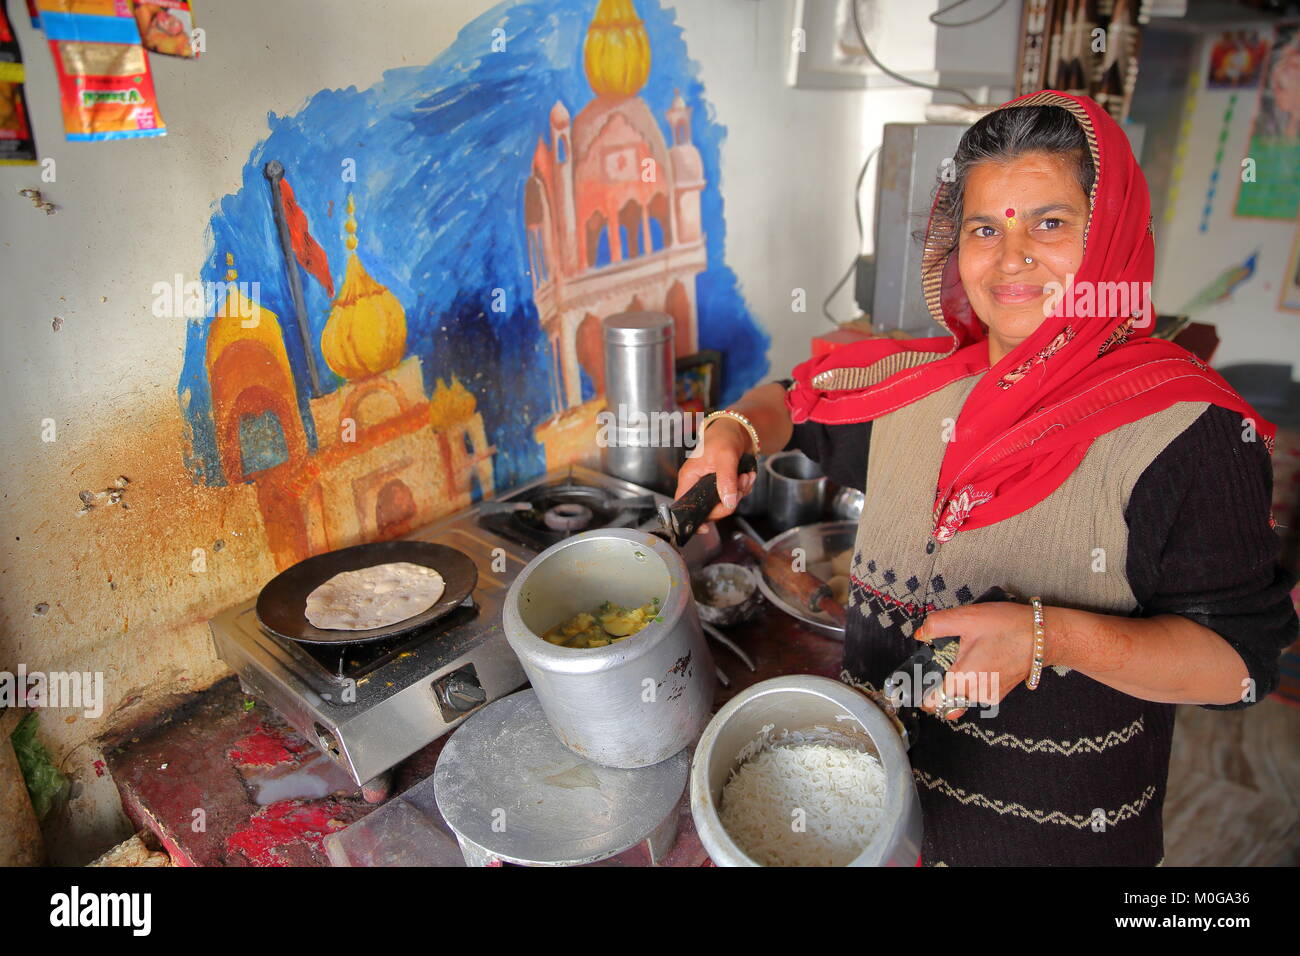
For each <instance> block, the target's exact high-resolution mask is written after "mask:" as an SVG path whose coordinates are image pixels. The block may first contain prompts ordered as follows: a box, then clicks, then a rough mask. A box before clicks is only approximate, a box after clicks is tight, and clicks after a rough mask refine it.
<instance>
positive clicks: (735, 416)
mask: <svg viewBox="0 0 1300 956" xmlns="http://www.w3.org/2000/svg"><path fill="white" fill-rule="evenodd" d="M715 418H730V419H731V420H733V421H736V422H739V423H740V424H741V425H742V426H744V429H745V431H747V432H749V437H750V440H752V441H753V442H754V455H755V456H756V457H757V456H758V454H759V451H760V445H759V441H758V429H756V428H755V427H754V425H753V423H752V422H751V421H750V420H749V419H748V418H746V417H745V416H744V415H742V414H740V412H733V411H731V410H730V409H723V410H722V411H719V412H710V413H709V414H707V415H705V416H704V421H703V422H702V423H701V424H700V434H701V435H703V434H704V429H706V428H708V427H709V422H711V421H713V420H714V419H715Z"/></svg>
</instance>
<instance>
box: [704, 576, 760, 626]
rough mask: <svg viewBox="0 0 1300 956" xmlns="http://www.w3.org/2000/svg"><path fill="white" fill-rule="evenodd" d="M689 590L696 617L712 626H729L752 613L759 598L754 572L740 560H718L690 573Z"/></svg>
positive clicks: (750, 615) (758, 602) (758, 603)
mask: <svg viewBox="0 0 1300 956" xmlns="http://www.w3.org/2000/svg"><path fill="white" fill-rule="evenodd" d="M691 590H692V591H693V592H694V594H695V608H696V610H698V611H699V612H700V620H701V621H704V622H705V623H706V624H712V625H713V626H714V627H732V626H733V625H736V624H740V623H741V622H742V621H747V620H749V619H750V618H751V617H753V616H754V613H755V612H756V611H757V610H758V607H759V605H760V604H762V603H763V599H762V597H761V596H760V594H759V591H758V575H757V574H756V573H755V572H753V571H751V570H750V569H749V568H747V567H745V566H744V565H743V564H727V563H726V562H725V561H720V562H718V563H717V564H710V565H708V566H707V567H703V568H700V570H698V571H696V572H695V573H694V574H692V575H691Z"/></svg>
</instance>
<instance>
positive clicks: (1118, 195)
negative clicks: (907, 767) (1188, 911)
mask: <svg viewBox="0 0 1300 956" xmlns="http://www.w3.org/2000/svg"><path fill="white" fill-rule="evenodd" d="M954 160H955V166H956V173H957V175H956V181H955V182H952V183H941V184H940V186H939V188H938V192H937V195H936V199H935V203H934V208H933V210H932V213H931V218H930V223H929V227H928V229H927V231H926V238H925V249H924V253H923V258H922V263H923V272H924V275H925V280H924V284H925V292H926V299H927V301H928V303H929V306H930V310H931V314H932V315H933V316H934V318H935V320H936V321H937V322H939V324H940V325H941V326H943V327H944V328H945V329H946V330H947V331H948V333H949V335H948V336H945V337H942V338H935V339H922V340H912V341H904V342H900V341H894V340H884V339H874V340H871V341H868V342H863V343H858V344H855V345H851V346H846V347H843V348H840V349H838V350H836V351H834V352H831V353H830V354H828V355H825V356H822V357H820V358H818V359H814V360H812V361H809V362H805V363H804V364H802V365H800V366H799V367H798V368H796V369H795V378H794V381H793V382H786V383H780V384H778V383H771V384H768V385H764V386H761V387H759V388H756V389H754V390H752V391H751V392H749V393H748V394H747V395H745V396H744V397H743V398H742V399H741V400H740V401H739V402H737V403H736V404H735V405H733V406H731V408H730V409H728V411H727V413H725V414H723V415H722V416H721V417H717V418H714V419H712V420H711V421H710V422H709V423H708V425H707V427H706V429H705V432H704V438H703V443H702V450H701V453H700V454H699V456H698V457H695V458H692V459H689V460H688V461H687V463H686V464H685V465H684V466H683V468H682V471H681V474H680V476H679V491H681V490H685V489H686V488H687V487H689V486H690V485H691V484H693V483H694V482H695V481H696V480H697V479H698V478H699V477H700V476H701V475H702V474H705V473H708V472H716V473H717V475H718V486H719V490H720V492H721V494H722V498H723V501H722V504H721V505H720V506H719V507H718V508H717V509H716V510H715V512H714V514H713V517H715V518H718V517H722V516H723V515H725V514H728V513H730V512H731V511H732V510H733V509H734V508H735V506H736V504H737V501H738V498H739V495H741V494H744V493H746V492H747V491H748V490H749V489H750V487H751V486H752V481H753V476H752V474H751V475H746V476H744V477H741V478H737V475H736V463H737V461H738V459H739V456H740V455H741V454H743V453H744V452H746V451H752V450H754V444H755V442H756V441H757V443H758V444H759V445H760V446H761V449H762V450H763V451H767V452H770V451H773V450H777V449H780V448H783V447H796V448H800V449H802V450H803V451H805V452H806V453H807V454H808V455H810V456H811V457H812V458H814V459H816V460H818V461H820V462H821V463H822V464H823V466H824V468H825V469H826V471H827V473H828V474H829V476H830V477H831V478H832V479H833V480H835V481H838V482H840V483H842V484H846V485H850V486H854V487H858V488H863V487H865V490H866V495H867V498H866V506H865V509H864V511H863V515H862V518H861V521H860V525H859V529H858V535H857V541H856V546H855V549H854V551H855V553H854V558H853V570H852V590H851V597H850V602H849V603H850V608H849V622H848V626H847V628H846V633H845V646H844V670H845V674H844V675H843V676H844V679H846V680H848V681H850V682H852V683H854V684H857V685H859V686H862V687H864V688H865V689H868V690H872V691H875V690H879V689H880V688H881V686H882V683H883V681H884V679H885V678H886V677H887V676H888V674H889V673H890V672H891V671H892V670H893V669H894V668H895V667H897V665H898V664H899V663H900V662H902V661H903V660H905V659H906V658H907V657H908V656H909V655H910V654H912V653H913V652H914V650H915V648H916V646H917V645H916V642H917V641H929V640H931V639H933V638H934V637H938V636H943V635H959V636H960V637H961V642H960V652H959V654H958V655H957V657H956V659H955V660H954V661H953V663H952V665H951V667H950V668H949V671H948V674H947V676H946V678H945V679H944V683H943V687H942V688H934V689H933V692H932V693H929V694H927V695H926V696H925V698H924V700H925V704H924V710H925V711H926V712H928V713H929V714H931V715H933V717H924V718H922V720H921V721H920V723H919V732H918V733H917V736H916V739H915V740H914V742H913V745H912V749H911V751H910V757H911V760H912V767H913V775H914V778H915V782H916V787H917V792H918V794H919V796H920V799H921V804H922V808H923V814H924V821H925V838H924V844H923V848H922V861H923V862H924V863H926V864H928V865H935V866H940V865H979V864H1066V865H1069V864H1082V865H1088V864H1100V865H1146V866H1150V865H1155V864H1158V863H1159V862H1161V860H1162V859H1163V856H1164V850H1163V838H1162V830H1161V808H1162V804H1163V801H1164V793H1165V785H1166V781H1167V777H1168V765H1169V749H1170V742H1171V738H1172V735H1173V722H1174V706H1173V705H1174V704H1178V703H1185V704H1200V705H1203V706H1206V707H1211V708H1222V709H1227V708H1236V707H1245V706H1248V705H1249V704H1250V703H1253V702H1255V701H1256V700H1259V699H1261V698H1262V697H1263V696H1264V695H1266V694H1267V693H1269V692H1270V691H1271V690H1272V689H1273V688H1274V687H1275V686H1276V684H1277V681H1278V666H1277V660H1278V657H1279V654H1280V652H1281V650H1282V649H1283V648H1284V647H1286V646H1287V645H1289V644H1290V643H1291V642H1292V641H1294V640H1295V638H1296V634H1297V623H1298V622H1297V619H1296V614H1295V611H1294V609H1293V607H1292V605H1291V602H1290V600H1289V598H1288V592H1289V590H1290V588H1291V586H1292V584H1293V583H1294V582H1293V580H1292V578H1291V577H1290V576H1289V575H1288V574H1287V573H1286V572H1285V571H1284V570H1283V569H1282V568H1281V567H1280V566H1279V564H1278V563H1277V550H1278V542H1277V539H1276V536H1275V533H1274V531H1273V530H1272V522H1271V517H1270V514H1269V499H1270V493H1271V483H1272V480H1271V471H1270V467H1269V449H1268V448H1267V447H1266V446H1267V445H1269V444H1271V438H1272V434H1273V429H1272V426H1270V425H1268V424H1267V423H1266V422H1264V421H1263V420H1262V419H1260V418H1259V416H1257V415H1255V414H1254V412H1253V411H1252V410H1251V409H1250V407H1249V406H1248V405H1247V404H1246V403H1245V402H1244V401H1243V400H1242V399H1241V397H1240V396H1239V395H1237V394H1236V393H1235V392H1233V391H1232V389H1231V388H1230V387H1229V386H1228V385H1227V384H1226V383H1225V382H1224V381H1223V379H1222V378H1220V377H1219V376H1218V375H1217V374H1216V373H1214V372H1213V371H1211V370H1210V369H1209V368H1207V367H1206V366H1205V365H1204V364H1202V363H1201V362H1199V361H1198V360H1197V359H1196V358H1195V357H1193V356H1192V355H1190V354H1188V353H1187V352H1186V351H1185V350H1183V349H1181V348H1179V347H1177V346H1175V345H1173V344H1172V343H1168V342H1163V341H1159V340H1154V339H1151V338H1150V337H1149V335H1150V332H1151V325H1152V323H1151V321H1150V312H1149V304H1148V303H1146V301H1145V299H1144V298H1143V294H1144V291H1145V290H1146V289H1149V283H1150V280H1151V275H1152V264H1153V245H1152V237H1151V233H1150V209H1149V198H1148V193H1147V187H1146V182H1145V180H1144V179H1143V177H1142V173H1141V171H1140V170H1139V169H1138V166H1137V163H1136V161H1135V160H1134V158H1133V154H1132V152H1131V150H1130V148H1129V146H1128V142H1127V139H1126V137H1125V135H1124V133H1123V131H1122V130H1121V129H1120V128H1119V127H1118V126H1117V125H1116V124H1115V122H1114V121H1113V120H1112V119H1110V117H1109V116H1107V115H1106V113H1105V112H1104V111H1103V110H1101V109H1100V108H1099V107H1097V106H1096V104H1095V103H1093V102H1092V101H1091V100H1088V99H1084V98H1076V97H1071V96H1065V95H1062V94H1059V93H1055V92H1051V91H1044V92H1041V93H1037V94H1033V95H1030V96H1026V97H1021V98H1020V99H1017V100H1013V101H1012V102H1011V103H1008V104H1006V105H1005V106H1003V107H1002V108H1000V109H998V110H996V111H994V112H992V113H990V114H989V115H988V116H987V117H985V118H984V119H982V120H980V122H978V123H976V124H975V125H974V126H973V127H972V128H971V129H970V130H968V131H967V133H966V134H965V135H964V136H963V137H962V141H961V145H960V146H959V148H958V151H957V155H956V156H955V157H954ZM1063 292H1064V294H1062V293H1063ZM1126 295H1127V296H1128V300H1127V301H1125V296H1126ZM995 585H997V586H1000V587H1002V588H1004V589H1005V590H1007V591H1008V592H1009V593H1011V594H1013V595H1015V596H1017V600H1016V601H1015V602H1012V601H1004V602H992V603H983V602H981V603H972V602H974V601H975V599H976V597H977V596H979V595H981V594H982V593H983V592H984V591H986V590H987V589H989V588H990V587H992V586H995ZM1031 599H1037V600H1038V606H1039V607H1040V608H1041V612H1040V613H1041V617H1040V621H1041V625H1038V626H1036V622H1035V609H1034V608H1033V607H1031V606H1030V603H1029V602H1030V601H1031ZM1022 602H1024V603H1022Z"/></svg>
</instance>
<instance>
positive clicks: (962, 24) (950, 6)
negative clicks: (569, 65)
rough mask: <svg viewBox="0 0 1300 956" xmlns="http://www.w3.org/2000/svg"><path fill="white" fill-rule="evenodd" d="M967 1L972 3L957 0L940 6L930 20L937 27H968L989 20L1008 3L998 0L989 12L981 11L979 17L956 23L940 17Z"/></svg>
mask: <svg viewBox="0 0 1300 956" xmlns="http://www.w3.org/2000/svg"><path fill="white" fill-rule="evenodd" d="M966 3H970V0H957V2H956V3H950V4H948V6H946V7H940V8H939V9H938V10H936V11H934V13H932V14H930V22H931V23H933V24H934V25H935V26H936V27H968V26H971V25H972V24H975V23H979V22H981V21H982V20H987V19H988V18H989V17H991V16H993V14H995V13H997V12H998V11H999V10H1001V9H1002V8H1003V7H1005V6H1006V5H1007V0H998V2H997V4H996V5H995V6H994V7H993V9H991V10H989V11H988V12H987V13H981V14H980V15H979V16H978V17H973V18H972V19H970V20H958V21H956V22H955V23H953V22H945V21H943V20H940V19H939V17H941V16H943V15H944V14H945V13H947V12H948V11H949V10H956V9H957V8H958V7H960V6H961V5H962V4H966Z"/></svg>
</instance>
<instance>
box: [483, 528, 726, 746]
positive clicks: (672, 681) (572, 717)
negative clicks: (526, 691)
mask: <svg viewBox="0 0 1300 956" xmlns="http://www.w3.org/2000/svg"><path fill="white" fill-rule="evenodd" d="M652 598H658V599H659V601H660V608H661V610H660V613H659V615H658V617H657V619H656V620H654V621H652V622H651V623H650V624H649V625H647V626H646V627H645V628H644V629H643V630H641V631H639V632H638V633H636V634H633V635H632V636H630V637H628V638H627V639H626V640H622V641H618V642H616V643H613V644H609V645H608V646H606V647H593V648H583V649H578V648H572V647H563V646H560V645H555V644H550V643H548V642H546V641H545V640H543V639H542V637H541V635H542V634H543V633H545V632H546V631H548V630H550V629H551V628H552V627H554V626H555V625H556V624H559V623H561V622H563V621H565V620H568V619H569V618H571V617H573V616H574V615H575V614H579V613H581V612H583V611H591V610H592V609H593V608H595V607H597V606H598V605H600V604H601V603H603V602H605V601H612V602H613V603H615V604H621V605H623V606H625V607H635V606H640V605H642V604H645V603H647V602H649V601H650V600H651V599H652ZM504 626H505V633H506V639H507V640H508V641H509V642H510V646H511V648H513V649H514V652H515V653H516V654H517V655H518V656H519V660H520V662H521V663H522V664H523V667H524V672H525V673H526V674H527V675H528V679H529V681H531V682H532V685H533V689H534V690H535V691H536V692H537V699H538V701H539V702H540V703H541V705H542V710H543V711H544V712H545V714H546V719H547V721H548V722H549V723H550V725H551V729H552V730H554V731H555V735H556V737H558V738H559V740H560V742H561V743H563V744H564V745H565V746H566V747H568V748H569V749H570V750H572V751H573V752H574V753H575V754H577V755H578V756H580V757H583V758H585V759H587V760H591V761H593V762H595V763H598V764H602V765H604V766H606V767H622V768H634V767H648V766H650V765H652V764H656V763H659V762H660V761H661V760H666V759H668V758H669V757H671V756H672V755H673V754H675V753H677V752H679V751H680V750H682V748H684V747H686V746H687V745H688V744H689V743H690V742H691V741H693V740H694V739H695V738H696V737H697V736H698V735H699V733H700V730H701V729H702V728H703V727H704V725H705V724H706V723H707V722H708V719H709V714H710V712H711V711H712V709H713V688H714V670H713V659H712V657H711V656H710V654H709V648H708V645H707V644H706V643H705V640H704V633H703V631H702V629H701V628H700V621H699V617H698V616H697V613H696V609H695V601H694V598H693V596H692V594H691V583H690V573H689V571H688V570H687V567H686V563H685V562H684V561H683V560H682V557H681V555H679V554H678V553H677V551H675V550H674V549H673V548H672V547H671V546H670V545H669V544H668V542H666V541H664V540H663V539H662V538H658V537H655V536H654V535H651V534H647V533H646V532H644V531H635V530H631V529H627V528H602V529H598V530H595V531H587V532H584V533H582V534H577V535H574V536H573V537H572V538H567V539H566V540H564V541H561V542H559V543H558V544H555V545H552V546H551V547H549V548H547V549H546V550H545V551H543V552H542V553H541V554H539V555H538V556H537V557H536V558H534V559H533V560H532V561H530V562H529V563H528V566H527V567H525V568H524V570H523V571H522V572H520V574H519V576H518V577H516V578H515V580H514V583H513V584H511V585H510V590H509V591H508V592H507V594H506V602H505V612H504Z"/></svg>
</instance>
